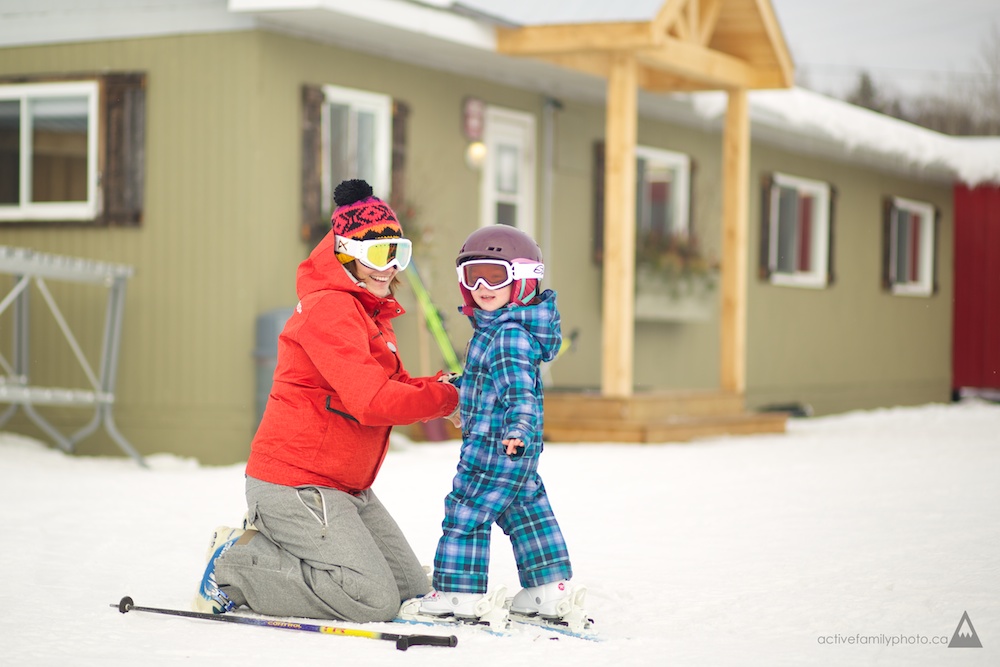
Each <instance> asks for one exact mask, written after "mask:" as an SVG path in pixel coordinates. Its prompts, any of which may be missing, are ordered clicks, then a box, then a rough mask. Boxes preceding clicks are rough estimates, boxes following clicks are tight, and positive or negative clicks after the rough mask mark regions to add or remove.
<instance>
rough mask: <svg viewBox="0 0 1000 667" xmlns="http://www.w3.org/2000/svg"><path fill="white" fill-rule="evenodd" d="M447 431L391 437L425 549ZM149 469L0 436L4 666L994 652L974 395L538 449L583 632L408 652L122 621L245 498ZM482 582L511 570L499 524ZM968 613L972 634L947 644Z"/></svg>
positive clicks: (642, 661)
mask: <svg viewBox="0 0 1000 667" xmlns="http://www.w3.org/2000/svg"><path fill="white" fill-rule="evenodd" d="M457 448H458V444H457V443H456V442H446V443H430V444H428V443H411V442H409V441H407V440H405V439H403V438H397V439H395V440H394V447H393V450H392V451H391V452H390V454H389V456H388V458H387V460H386V464H385V466H384V468H383V471H382V473H381V475H380V476H379V479H378V481H377V483H376V487H375V488H376V491H377V492H378V493H379V495H380V497H381V498H382V500H383V501H384V502H385V503H386V505H387V506H388V507H389V508H390V510H391V511H393V513H394V515H395V517H396V519H397V521H398V522H399V523H400V525H401V526H402V527H403V529H404V530H405V532H406V533H407V536H408V537H409V539H410V540H411V543H412V544H413V546H414V549H415V550H416V552H417V554H418V555H419V556H420V557H421V558H422V559H425V561H426V562H430V560H431V558H432V556H433V551H434V546H435V543H436V541H437V537H438V531H439V525H440V521H441V518H442V511H443V504H442V500H443V498H444V495H445V493H446V492H447V491H448V489H449V485H450V482H451V476H452V474H453V472H454V469H455V464H456V462H457V455H458V451H457ZM148 463H149V466H150V469H148V470H144V469H141V468H139V467H138V466H137V465H136V464H135V463H134V462H132V461H131V460H128V459H124V458H95V457H89V458H85V457H78V456H70V455H66V454H64V453H62V452H61V451H59V450H57V449H54V448H50V447H48V446H47V445H44V444H42V443H39V442H37V441H34V440H30V439H26V438H23V437H20V436H15V435H11V434H0V507H2V508H3V510H2V516H3V521H2V526H3V529H4V532H3V541H2V545H3V548H2V549H0V569H2V571H3V572H4V580H3V581H4V583H3V585H2V586H0V628H2V631H0V656H3V658H2V660H3V663H4V664H9V665H32V666H48V665H64V664H66V665H85V666H86V665H102V666H105V665H126V664H127V665H144V666H145V665H152V666H157V665H174V664H179V663H183V664H187V665H222V664H238V665H292V664H302V665H305V664H336V665H390V664H400V665H402V664H406V665H408V666H421V665H426V666H430V665H433V666H435V667H438V666H440V665H476V666H488V665H501V664H502V665H528V664H530V665H547V666H548V665H552V666H556V665H611V664H614V665H713V666H716V665H768V666H772V665H797V666H798V665H869V664H878V665H935V666H937V665H953V664H954V665H961V666H962V667H966V666H971V665H987V664H993V665H995V664H1000V485H998V483H997V477H998V472H1000V405H996V404H992V403H988V402H984V401H978V400H972V399H968V400H965V401H963V402H960V403H955V404H950V405H927V406H921V407H917V408H892V409H884V410H875V411H869V412H854V413H848V414H844V415H837V416H831V417H823V418H810V419H803V420H792V421H790V422H789V427H788V433H787V434H785V435H762V436H744V437H727V438H717V439H712V440H705V441H701V442H698V443H691V444H686V445H662V446H661V445H653V446H648V445H647V446H639V445H625V444H613V443H608V444H587V445H583V444H580V445H554V444H553V445H549V446H548V447H547V448H546V451H545V454H544V455H543V457H542V474H543V477H544V479H545V482H546V486H547V487H548V489H549V493H550V496H551V498H552V502H553V505H554V508H555V511H556V514H557V516H558V517H559V520H560V522H561V524H562V526H563V529H564V532H565V533H566V537H567V540H568V542H569V546H570V550H571V555H572V558H573V562H574V567H575V571H576V576H575V580H576V581H577V582H579V583H580V584H585V585H587V586H588V587H589V595H588V605H587V606H588V609H589V611H590V612H591V614H592V615H593V616H594V617H595V619H596V620H597V623H598V624H599V628H600V631H601V634H602V636H603V638H604V641H603V642H600V643H596V642H589V641H583V640H577V639H571V638H562V639H560V640H558V641H549V640H548V639H547V638H546V637H545V636H541V635H540V633H539V631H537V630H534V631H532V630H529V631H524V632H520V633H518V634H516V635H515V636H512V637H503V638H502V637H495V636H490V635H488V634H485V633H482V632H479V631H477V630H476V629H473V628H458V629H455V630H454V631H453V632H454V633H455V634H456V635H458V637H459V644H458V646H457V647H456V648H436V647H414V648H411V649H410V650H409V651H407V652H406V653H402V652H399V651H397V650H396V649H395V648H394V646H393V644H392V643H390V642H383V641H372V640H368V639H363V638H354V637H341V636H329V635H322V634H317V633H306V632H293V631H288V630H280V629H271V628H261V627H254V626H243V625H234V624H229V623H212V622H207V621H203V620H193V619H186V618H177V617H169V616H162V615H154V614H149V613H142V612H131V613H129V614H126V615H122V614H120V613H118V611H117V610H116V609H112V608H111V606H110V605H112V604H117V602H118V601H119V599H120V598H121V597H122V596H124V595H130V596H132V597H133V598H134V599H135V602H136V604H137V605H142V606H151V607H172V608H180V609H187V608H188V604H189V602H190V599H191V596H192V594H193V592H194V589H195V586H196V583H197V581H198V579H199V577H200V573H201V570H202V568H203V565H204V560H203V559H204V550H205V547H206V546H207V542H208V539H209V536H210V533H211V531H212V529H213V528H214V527H215V526H216V525H218V524H224V523H229V524H233V523H236V522H238V521H239V520H240V519H241V517H242V515H243V512H244V509H245V507H244V504H243V479H242V477H243V465H242V464H238V465H231V466H222V467H208V466H202V465H199V464H198V462H196V461H194V460H190V459H183V458H178V457H176V456H173V455H166V454H160V455H155V456H150V457H148ZM491 575H492V577H491V585H493V586H496V585H500V584H505V585H507V586H508V587H514V586H516V585H517V579H516V574H515V568H514V564H513V558H512V556H511V552H510V546H509V542H508V541H507V540H506V538H505V537H504V536H503V535H502V534H501V533H499V532H497V533H495V535H494V542H493V558H492V570H491ZM964 612H968V615H969V619H970V621H971V624H972V626H973V628H974V629H975V631H976V633H977V635H978V636H979V638H980V640H981V642H982V644H983V648H953V649H949V648H947V647H946V644H947V642H948V641H950V639H951V637H952V635H953V634H954V633H955V631H956V629H957V628H958V625H959V622H960V621H961V619H962V616H963V613H964ZM320 623H324V624H327V625H338V626H345V627H366V628H367V629H375V630H382V631H389V632H396V633H401V632H402V633H410V632H416V633H421V632H440V633H441V634H449V631H448V630H444V629H439V628H426V627H424V626H412V625H397V624H375V625H371V626H354V625H352V624H347V623H338V622H334V621H322V622H320ZM921 638H924V639H926V641H928V642H935V641H936V642H941V641H943V642H944V644H932V643H928V644H920V643H910V642H920V641H921ZM893 641H895V642H897V645H892V644H891V642H893Z"/></svg>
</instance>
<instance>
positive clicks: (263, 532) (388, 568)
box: [195, 180, 458, 622]
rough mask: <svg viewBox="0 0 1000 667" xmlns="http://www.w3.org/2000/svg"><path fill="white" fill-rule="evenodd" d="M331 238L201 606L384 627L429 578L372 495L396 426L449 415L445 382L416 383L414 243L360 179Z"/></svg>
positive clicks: (286, 342)
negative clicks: (405, 351) (410, 349)
mask: <svg viewBox="0 0 1000 667" xmlns="http://www.w3.org/2000/svg"><path fill="white" fill-rule="evenodd" d="M334 200H335V202H336V204H337V209H336V210H335V211H334V213H333V219H332V229H331V231H330V232H329V233H328V234H327V235H326V237H325V238H324V239H323V240H322V241H321V242H320V244H319V245H318V246H317V247H316V249H315V250H313V251H312V253H311V254H310V255H309V258H308V259H306V260H305V261H303V262H302V263H301V264H300V265H299V269H298V274H297V278H296V288H297V291H298V295H299V303H298V305H297V306H296V308H295V312H294V313H293V315H292V316H291V318H289V320H288V322H287V324H286V325H285V328H284V330H283V331H282V332H281V335H280V336H279V338H278V362H277V367H276V369H275V373H274V383H273V385H272V387H271V394H270V396H269V398H268V402H267V406H266V408H265V411H264V417H263V419H262V421H261V424H260V427H259V428H258V429H257V434H256V436H255V437H254V439H253V443H252V445H251V449H250V457H249V460H248V461H247V469H246V474H247V482H246V495H247V506H248V511H247V519H246V521H245V522H244V527H243V528H242V529H241V528H225V527H223V528H219V529H217V530H216V532H215V534H214V535H213V538H212V543H211V546H210V547H209V554H208V565H207V567H206V568H205V574H204V576H203V577H202V582H201V588H200V590H199V594H198V596H196V598H195V607H196V608H197V609H199V610H202V611H210V612H213V613H218V614H221V613H225V612H227V611H229V610H231V609H234V608H235V607H237V606H239V605H241V604H246V605H247V606H249V607H250V608H251V609H253V610H254V611H256V612H259V613H262V614H268V615H273V616H301V617H307V618H331V619H340V620H347V621H355V622H367V621H387V620H390V619H392V618H393V617H395V615H396V612H397V611H398V610H399V606H400V603H401V601H402V600H406V599H409V598H413V597H418V596H421V595H423V594H425V593H427V592H428V590H429V587H428V582H427V576H426V574H425V573H424V570H423V568H422V567H421V565H420V563H419V561H418V560H417V558H416V556H415V555H414V553H413V550H412V549H411V548H410V545H409V544H408V543H407V541H406V538H405V537H404V536H403V533H402V531H400V529H399V527H398V526H397V525H396V522H395V521H394V520H393V519H392V517H391V516H390V515H389V513H388V512H387V511H386V509H385V508H384V507H383V506H382V504H381V503H380V502H379V500H378V498H376V497H375V494H374V493H373V492H372V489H371V484H372V482H373V481H374V480H375V476H376V475H377V474H378V471H379V468H380V467H381V465H382V461H383V460H384V459H385V455H386V452H387V451H388V448H389V432H390V430H391V429H392V426H394V425H396V424H412V423H414V422H417V421H426V420H429V419H435V418H438V417H443V416H447V415H452V414H454V412H455V410H456V408H457V405H458V392H457V390H456V389H455V388H454V387H453V386H451V384H449V383H448V382H446V381H444V377H445V376H443V374H441V373H439V374H438V375H436V376H434V377H421V378H413V377H410V376H409V375H408V374H407V372H406V370H405V369H404V368H403V364H402V362H401V361H400V359H399V356H398V354H397V352H396V337H395V334H394V333H393V330H392V324H391V320H392V319H393V318H395V317H397V316H398V315H401V314H402V313H403V309H402V307H400V305H399V303H397V302H396V300H395V299H394V298H393V290H394V285H395V280H396V273H397V272H398V271H402V270H403V269H405V268H406V265H407V264H408V263H409V259H410V242H409V241H408V240H406V239H404V238H403V233H402V229H401V228H400V225H399V222H398V220H397V219H396V216H395V214H394V213H393V211H392V209H390V208H389V206H388V205H386V204H385V203H384V202H382V201H381V200H380V199H378V198H376V197H373V196H372V189H371V187H370V186H369V185H368V184H367V183H365V182H364V181H359V180H353V181H345V182H343V183H341V184H340V185H339V186H338V187H337V189H336V192H335V194H334Z"/></svg>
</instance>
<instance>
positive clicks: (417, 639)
mask: <svg viewBox="0 0 1000 667" xmlns="http://www.w3.org/2000/svg"><path fill="white" fill-rule="evenodd" d="M411 646H448V647H454V646H458V637H456V636H455V635H450V636H448V637H441V636H439V635H400V636H399V637H398V638H397V639H396V648H397V649H398V650H400V651H405V650H406V649H408V648H410V647H411Z"/></svg>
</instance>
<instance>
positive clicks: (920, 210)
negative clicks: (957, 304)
mask: <svg viewBox="0 0 1000 667" xmlns="http://www.w3.org/2000/svg"><path fill="white" fill-rule="evenodd" d="M892 206H893V211H896V210H903V211H906V212H908V213H910V214H913V215H916V216H918V217H919V218H920V246H919V247H918V248H917V275H918V278H917V280H915V281H910V280H907V281H898V280H896V276H895V270H896V260H897V240H898V236H897V235H898V233H899V229H898V225H897V224H896V216H895V215H893V216H892V217H891V218H890V219H889V267H888V271H889V284H890V285H891V286H892V293H893V294H896V295H899V296H925V297H926V296H931V294H933V293H934V275H933V274H934V245H935V239H934V207H933V206H932V205H931V204H928V203H927V202H920V201H914V200H912V199H904V198H902V197H894V198H893V200H892Z"/></svg>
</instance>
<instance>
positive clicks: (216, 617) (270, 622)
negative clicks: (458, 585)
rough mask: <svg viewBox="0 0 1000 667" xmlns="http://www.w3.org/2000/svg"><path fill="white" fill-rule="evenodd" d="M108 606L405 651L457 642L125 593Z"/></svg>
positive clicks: (436, 636) (126, 610)
mask: <svg viewBox="0 0 1000 667" xmlns="http://www.w3.org/2000/svg"><path fill="white" fill-rule="evenodd" d="M111 607H112V608H114V609H118V611H120V612H121V613H123V614H127V613H128V612H130V611H144V612H149V613H154V614H166V615H168V616H182V617H184V618H196V619H200V620H204V621H222V622H225V623H239V624H242V625H257V626H262V627H267V628H281V629H283V630H300V631H303V632H319V633H321V634H324V635H343V636H346V637H362V638H364V639H379V640H383V641H391V642H395V643H396V649H397V650H399V651H405V650H406V649H408V648H410V647H411V646H448V647H454V646H457V645H458V637H456V636H454V635H451V636H447V637H443V636H440V635H400V634H395V633H390V632H375V631H372V630H362V629H359V628H344V627H336V626H332V625H314V624H311V623H299V622H297V621H283V620H280V619H277V618H258V617H256V616H239V615H235V614H232V613H229V614H205V613H202V612H198V611H183V610H180V609H164V608H161V607H140V606H138V605H136V604H135V602H133V600H132V598H130V597H129V596H127V595H126V596H125V597H123V598H122V599H121V601H120V602H118V604H112V605H111Z"/></svg>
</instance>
